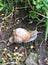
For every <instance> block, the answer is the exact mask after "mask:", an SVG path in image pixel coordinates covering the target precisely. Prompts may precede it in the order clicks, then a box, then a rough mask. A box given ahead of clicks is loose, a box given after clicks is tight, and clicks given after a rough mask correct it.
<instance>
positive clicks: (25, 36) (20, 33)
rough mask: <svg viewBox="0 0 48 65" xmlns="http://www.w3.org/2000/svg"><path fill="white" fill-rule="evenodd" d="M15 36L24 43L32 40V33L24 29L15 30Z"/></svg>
mask: <svg viewBox="0 0 48 65" xmlns="http://www.w3.org/2000/svg"><path fill="white" fill-rule="evenodd" d="M13 36H14V38H15V37H17V36H18V37H20V38H21V39H22V41H23V42H24V41H28V40H29V39H30V32H29V31H27V30H26V29H24V28H17V29H15V30H13Z"/></svg>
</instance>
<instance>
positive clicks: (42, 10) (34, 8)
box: [28, 0, 48, 41]
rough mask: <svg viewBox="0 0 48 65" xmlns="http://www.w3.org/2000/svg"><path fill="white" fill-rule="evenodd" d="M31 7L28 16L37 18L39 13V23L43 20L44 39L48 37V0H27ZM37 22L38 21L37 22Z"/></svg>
mask: <svg viewBox="0 0 48 65" xmlns="http://www.w3.org/2000/svg"><path fill="white" fill-rule="evenodd" d="M28 3H29V5H30V7H31V12H30V14H29V17H30V18H32V19H35V18H37V19H39V17H38V16H39V15H40V16H41V17H42V18H41V19H39V24H40V23H42V22H44V21H45V27H46V32H45V41H46V40H47V37H48V0H28ZM37 24H38V23H37Z"/></svg>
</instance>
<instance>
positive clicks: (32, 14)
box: [29, 13, 37, 19]
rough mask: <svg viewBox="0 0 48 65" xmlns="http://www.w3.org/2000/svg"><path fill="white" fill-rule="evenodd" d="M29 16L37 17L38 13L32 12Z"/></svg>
mask: <svg viewBox="0 0 48 65" xmlns="http://www.w3.org/2000/svg"><path fill="white" fill-rule="evenodd" d="M29 18H33V19H35V18H37V15H36V13H30V14H29Z"/></svg>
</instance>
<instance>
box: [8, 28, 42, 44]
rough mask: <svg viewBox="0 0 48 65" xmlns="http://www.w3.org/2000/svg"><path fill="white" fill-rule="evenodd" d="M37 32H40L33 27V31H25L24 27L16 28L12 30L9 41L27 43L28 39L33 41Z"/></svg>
mask: <svg viewBox="0 0 48 65" xmlns="http://www.w3.org/2000/svg"><path fill="white" fill-rule="evenodd" d="M38 33H42V32H38V31H37V29H35V30H34V31H27V30H26V29H24V28H17V29H15V30H13V37H11V38H10V39H9V41H10V42H15V43H22V42H25V43H27V42H30V41H34V40H35V39H36V38H37V34H38Z"/></svg>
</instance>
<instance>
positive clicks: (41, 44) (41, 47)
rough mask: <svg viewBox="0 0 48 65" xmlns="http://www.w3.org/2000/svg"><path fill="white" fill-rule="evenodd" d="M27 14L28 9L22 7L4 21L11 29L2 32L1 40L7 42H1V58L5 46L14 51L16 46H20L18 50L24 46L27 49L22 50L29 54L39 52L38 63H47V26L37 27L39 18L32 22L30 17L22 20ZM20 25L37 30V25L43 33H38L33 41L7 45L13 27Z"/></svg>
mask: <svg viewBox="0 0 48 65" xmlns="http://www.w3.org/2000/svg"><path fill="white" fill-rule="evenodd" d="M26 15H28V11H26V10H24V9H21V10H18V14H17V15H15V16H14V17H13V18H9V19H7V20H6V21H5V22H4V25H6V26H7V27H8V28H9V29H7V30H4V29H3V30H2V33H1V35H0V41H1V40H5V41H6V42H0V58H1V57H2V54H3V49H4V48H8V49H9V51H11V52H14V51H13V50H14V48H15V47H16V46H17V47H18V48H19V49H18V50H20V47H24V48H25V49H26V50H21V51H26V52H27V55H29V54H30V52H33V53H37V54H38V64H39V65H47V63H46V62H47V61H44V60H45V59H46V58H47V57H48V41H47V42H46V43H45V41H44V36H45V27H37V22H38V20H32V21H33V23H31V24H29V18H28V17H27V18H25V19H24V20H22V18H24V17H25V16H26ZM17 18H19V19H18V20H19V21H18V20H16V19H17ZM20 21H21V22H20ZM1 23H2V22H1ZM1 23H0V24H1ZM14 24H15V25H14ZM19 27H22V28H25V29H27V30H35V28H36V27H37V30H38V31H41V32H43V33H41V34H38V37H37V39H36V40H35V41H33V42H29V43H26V44H25V43H22V44H15V43H14V44H10V45H9V46H7V44H8V43H9V41H8V40H9V38H10V37H11V36H12V31H13V29H16V28H19ZM30 45H33V46H34V48H33V49H30V48H28V47H29V46H30ZM39 60H40V62H39Z"/></svg>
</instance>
